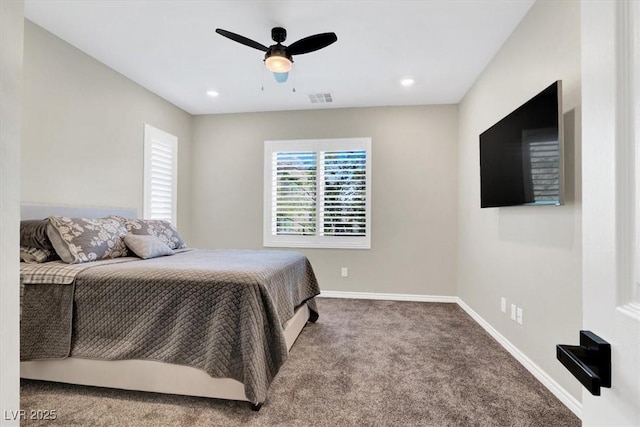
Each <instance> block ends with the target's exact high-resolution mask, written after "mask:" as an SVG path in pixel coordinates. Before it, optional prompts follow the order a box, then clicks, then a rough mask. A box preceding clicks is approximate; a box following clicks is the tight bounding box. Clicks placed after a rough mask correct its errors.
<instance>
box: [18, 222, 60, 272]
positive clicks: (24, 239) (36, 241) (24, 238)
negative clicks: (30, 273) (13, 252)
mask: <svg viewBox="0 0 640 427" xmlns="http://www.w3.org/2000/svg"><path fill="white" fill-rule="evenodd" d="M48 225H49V220H48V219H27V220H23V221H20V253H21V256H20V259H23V258H22V252H23V250H24V252H25V254H26V257H27V258H28V259H29V260H31V262H47V261H54V260H56V259H60V257H59V256H58V254H56V251H55V249H54V248H53V245H52V244H51V241H50V240H49V237H48V236H47V226H48ZM34 254H36V255H37V259H38V261H35V259H34V258H33V257H32V255H34ZM45 254H46V256H45ZM23 260H24V259H23ZM25 261H26V260H25Z"/></svg>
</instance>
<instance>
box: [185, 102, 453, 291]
mask: <svg viewBox="0 0 640 427" xmlns="http://www.w3.org/2000/svg"><path fill="white" fill-rule="evenodd" d="M457 117H458V116H457V107H456V106H424V107H399V108H398V107H393V108H355V109H337V110H322V111H290V112H278V113H255V114H230V115H208V116H196V117H194V122H193V123H194V127H193V147H192V149H193V163H192V167H193V177H192V182H193V189H192V200H193V215H192V226H193V229H194V230H198V233H197V235H194V239H193V243H194V245H195V246H199V247H203V248H204V247H207V248H261V247H262V211H263V205H262V203H263V158H264V141H265V140H278V139H307V138H338V137H371V138H372V191H373V194H372V212H371V218H372V244H371V246H372V247H371V249H370V250H338V249H313V250H302V252H304V253H305V254H307V256H308V257H309V259H310V260H311V262H312V264H313V266H314V270H315V271H316V273H317V275H318V279H319V281H320V286H321V288H322V289H323V290H332V291H347V292H381V293H401V294H421V295H456V288H455V282H456V266H455V259H456V240H457V237H456V230H457V123H458V121H457ZM341 267H348V268H349V277H348V278H341V277H340V268H341Z"/></svg>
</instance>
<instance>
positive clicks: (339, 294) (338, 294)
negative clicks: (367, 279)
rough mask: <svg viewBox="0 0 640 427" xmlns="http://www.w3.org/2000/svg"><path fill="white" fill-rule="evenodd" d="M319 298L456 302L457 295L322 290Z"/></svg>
mask: <svg viewBox="0 0 640 427" xmlns="http://www.w3.org/2000/svg"><path fill="white" fill-rule="evenodd" d="M320 297H321V298H349V299H376V300H386V301H417V302H448V303H457V302H458V297H450V296H446V295H413V294H381V293H371V292H343V291H322V292H321V293H320Z"/></svg>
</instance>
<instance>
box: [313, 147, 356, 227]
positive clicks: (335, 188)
mask: <svg viewBox="0 0 640 427" xmlns="http://www.w3.org/2000/svg"><path fill="white" fill-rule="evenodd" d="M320 164H321V170H322V178H321V181H322V182H321V184H322V186H323V187H322V189H323V191H321V195H322V196H321V199H320V204H319V205H320V224H321V226H322V231H321V235H323V236H366V232H367V203H366V202H367V151H366V150H355V151H347V150H338V151H324V152H322V153H321V161H320Z"/></svg>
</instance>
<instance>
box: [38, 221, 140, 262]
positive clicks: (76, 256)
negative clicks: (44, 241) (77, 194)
mask: <svg viewBox="0 0 640 427" xmlns="http://www.w3.org/2000/svg"><path fill="white" fill-rule="evenodd" d="M47 235H48V236H49V240H51V244H53V247H54V249H55V250H56V253H57V254H58V255H59V256H60V258H62V260H63V261H64V262H66V263H69V264H78V263H82V262H89V261H96V260H100V259H108V258H118V257H122V256H127V254H128V252H127V246H126V245H125V243H124V240H123V238H124V236H126V235H127V229H126V228H125V227H124V226H123V225H122V223H120V221H118V220H117V219H115V218H69V217H64V216H50V217H49V226H48V228H47Z"/></svg>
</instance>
